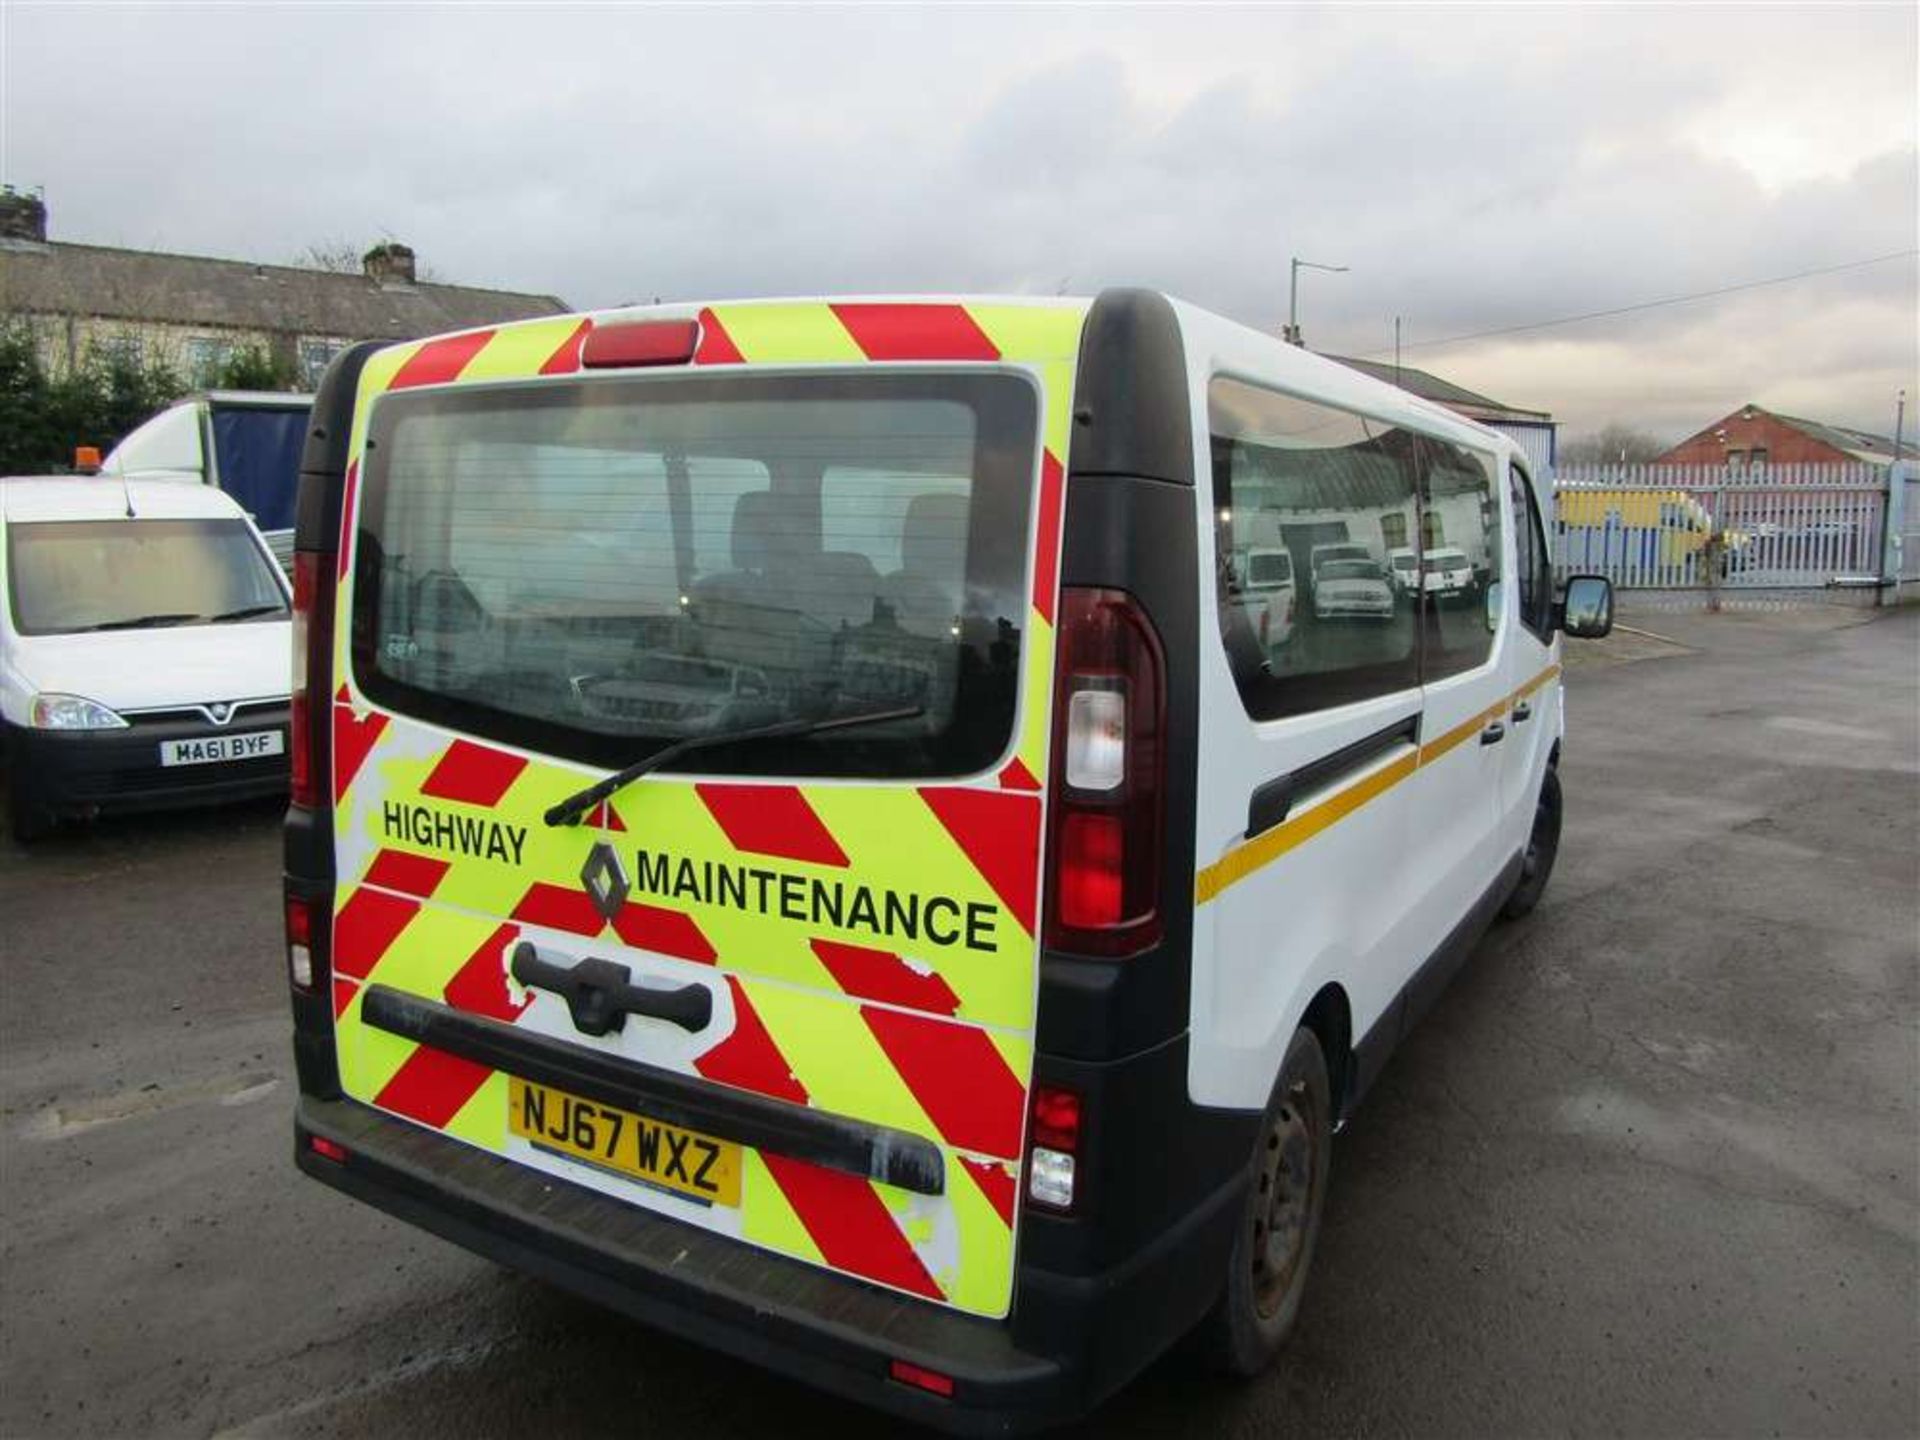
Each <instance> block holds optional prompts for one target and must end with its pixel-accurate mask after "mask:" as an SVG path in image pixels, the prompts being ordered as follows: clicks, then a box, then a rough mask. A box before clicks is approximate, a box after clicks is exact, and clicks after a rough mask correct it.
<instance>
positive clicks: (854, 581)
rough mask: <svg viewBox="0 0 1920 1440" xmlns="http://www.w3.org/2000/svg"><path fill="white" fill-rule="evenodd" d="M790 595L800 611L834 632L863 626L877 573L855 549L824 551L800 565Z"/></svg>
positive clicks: (870, 614) (877, 588) (875, 588)
mask: <svg viewBox="0 0 1920 1440" xmlns="http://www.w3.org/2000/svg"><path fill="white" fill-rule="evenodd" d="M792 593H793V597H794V598H793V603H794V604H795V605H797V606H798V607H799V608H800V609H801V611H803V612H804V613H805V614H808V615H811V616H812V617H813V618H814V619H816V620H819V621H822V622H823V623H825V624H827V625H830V626H832V627H834V628H835V629H838V628H840V626H842V625H865V624H866V623H867V622H868V621H870V620H871V619H873V601H874V597H875V596H876V595H878V594H879V593H880V572H879V571H878V570H876V569H875V568H874V565H873V561H871V560H869V559H868V558H867V557H866V556H864V555H862V554H861V553H860V552H859V551H858V550H825V551H822V552H821V553H820V554H818V555H816V556H814V557H813V558H812V559H811V560H810V561H804V562H802V566H801V572H800V574H799V575H797V576H795V577H794V583H793V592H792Z"/></svg>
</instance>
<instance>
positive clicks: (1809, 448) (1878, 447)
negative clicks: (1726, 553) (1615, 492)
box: [1653, 405, 1911, 469]
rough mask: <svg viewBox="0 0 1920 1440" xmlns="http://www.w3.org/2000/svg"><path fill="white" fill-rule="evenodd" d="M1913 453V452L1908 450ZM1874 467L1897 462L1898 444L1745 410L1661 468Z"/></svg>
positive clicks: (1691, 441) (1685, 444)
mask: <svg viewBox="0 0 1920 1440" xmlns="http://www.w3.org/2000/svg"><path fill="white" fill-rule="evenodd" d="M1909 448H1911V447H1909ZM1861 461H1865V462H1866V463H1868V464H1870V465H1890V464H1892V463H1893V442H1892V441H1891V440H1889V439H1887V437H1886V436H1884V435H1870V434H1868V433H1867V432H1865V431H1864V430H1849V429H1846V428H1844V427H1842V426H1839V425H1823V424H1821V423H1820V422H1819V421H1817V420H1800V419H1796V418H1795V417H1794V416H1791V415H1776V414H1775V413H1774V412H1773V411H1771V410H1762V409H1761V408H1760V407H1759V406H1758V405H1743V406H1741V407H1740V408H1739V409H1738V410H1736V411H1734V412H1733V413H1732V414H1731V415H1728V416H1725V417H1724V418H1722V419H1719V420H1716V421H1714V423H1713V424H1711V425H1709V426H1707V428H1706V429H1704V430H1702V431H1701V432H1700V433H1699V434H1697V435H1692V436H1689V437H1688V438H1687V439H1685V440H1682V441H1681V442H1680V443H1679V444H1678V445H1676V446H1674V447H1673V448H1672V449H1671V450H1669V451H1667V453H1666V454H1664V455H1662V456H1660V457H1659V458H1658V459H1657V460H1655V461H1654V462H1653V463H1654V464H1656V465H1730V466H1732V467H1734V468H1735V469H1743V468H1745V467H1747V466H1750V465H1846V464H1858V463H1860V462H1861Z"/></svg>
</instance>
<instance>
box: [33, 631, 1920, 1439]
mask: <svg viewBox="0 0 1920 1440" xmlns="http://www.w3.org/2000/svg"><path fill="white" fill-rule="evenodd" d="M1622 619H1623V620H1624V621H1626V622H1627V623H1628V624H1631V625H1635V626H1636V628H1637V629H1641V630H1644V631H1650V632H1657V633H1655V634H1654V635H1653V638H1652V639H1651V640H1648V639H1646V638H1645V636H1644V635H1638V634H1634V633H1630V632H1624V631H1623V632H1620V633H1618V634H1617V635H1616V637H1615V638H1614V639H1612V640H1609V641H1606V642H1600V643H1598V644H1596V645H1593V646H1590V647H1587V648H1586V649H1584V650H1582V649H1580V648H1577V645H1576V642H1569V651H1570V658H1569V665H1568V674H1567V689H1568V701H1567V703H1568V715H1569V734H1568V738H1567V748H1566V753H1565V759H1564V763H1563V768H1562V775H1563V779H1564V782H1565V787H1566V797H1567V830H1566V834H1565V837H1564V840H1563V843H1562V848H1561V853H1560V860H1559V869H1558V872H1557V873H1556V875H1555V877H1554V880H1553V883H1552V885H1551V886H1550V887H1549V889H1548V892H1547V896H1546V899H1545V900H1544V902H1543V903H1542V905H1541V907H1540V909H1539V910H1538V911H1537V912H1536V913H1535V914H1534V915H1533V916H1532V917H1531V918H1530V919H1528V920H1527V921H1524V922H1521V923H1518V924H1511V925H1503V926H1501V927H1499V928H1497V929H1495V930H1494V931H1493V932H1492V933H1491V934H1490V935H1489V936H1488V937H1487V938H1486V940H1485V941H1484V942H1483V943H1482V945H1481V946H1480V949H1479V952H1478V954H1477V955H1476V957H1475V959H1474V961H1473V962H1472V963H1471V964H1470V965H1469V966H1468V967H1467V968H1466V969H1465V970H1464V971H1463V972H1462V974H1461V975H1460V977H1459V978H1458V979H1457V980H1456V981H1455V982H1454V985H1453V987H1452V989H1451V990H1450V991H1449V992H1448V993H1447V995H1446V996H1445V997H1443V999H1442V1000H1441V1001H1440V1003H1439V1004H1438V1005H1437V1006H1436V1007H1435V1009H1434V1010H1433V1011H1432V1013H1431V1014H1430V1015H1429V1016H1428V1018H1427V1019H1426V1021H1425V1022H1424V1024H1423V1025H1422V1027H1421V1028H1420V1030H1419V1031H1417V1032H1416V1033H1415V1034H1414V1035H1413V1036H1412V1037H1411V1038H1410V1039H1409V1040H1408V1042H1407V1043H1406V1045H1405V1046H1403V1047H1402V1049H1401V1051H1400V1052H1399V1053H1398V1054H1397V1055H1396V1056H1395V1058H1394V1059H1393V1061H1392V1063H1391V1064H1390V1066H1389V1067H1388V1069H1387V1071H1386V1073H1385V1074H1384V1075H1383V1077H1382V1079H1381V1080H1380V1082H1379V1084H1378V1086H1377V1087H1376V1088H1375V1090H1374V1091H1373V1093H1372V1094H1371V1096H1370V1097H1369V1099H1368V1101H1367V1103H1366V1105H1365V1106H1364V1107H1363V1109H1362V1111H1361V1112H1360V1114H1359V1115H1358V1117H1357V1118H1356V1120H1355V1121H1354V1123H1353V1124H1352V1125H1351V1126H1349V1127H1348V1129H1347V1131H1346V1132H1345V1134H1344V1135H1343V1136H1342V1137H1341V1138H1340V1139H1339V1140H1338V1141H1337V1142H1336V1144H1335V1147H1334V1167H1335V1168H1334V1178H1333V1188H1332V1195H1331V1201H1330V1205H1329V1210H1328V1216H1327V1224H1326V1229H1325V1232H1324V1233H1323V1235H1322V1239H1321V1246H1320V1251H1319V1255H1318V1258H1317V1260H1316V1264H1315V1273H1314V1277H1313V1283H1312V1285H1311V1288H1310V1290H1309V1292H1308V1295H1307V1299H1306V1304H1305V1309H1304V1313H1303V1318H1302V1323H1301V1329H1300V1332H1299V1335H1298V1337H1297V1339H1296V1340H1295V1342H1294V1344H1293V1345H1292V1346H1291V1348H1290V1350H1289V1352H1288V1354H1287V1355H1286V1357H1285V1361H1284V1364H1283V1365H1282V1366H1281V1367H1280V1368H1279V1369H1278V1370H1277V1371H1275V1372H1274V1373H1273V1374H1271V1375H1269V1376H1268V1377H1266V1378H1265V1379H1262V1380H1260V1381H1258V1382H1254V1383H1250V1384H1244V1385H1229V1384H1224V1383H1222V1382H1220V1381H1218V1380H1216V1379H1214V1378H1212V1377H1210V1376H1208V1375H1206V1374H1204V1373H1202V1372H1201V1371H1200V1370H1199V1369H1198V1368H1197V1367H1196V1366H1195V1365H1194V1364H1193V1363H1192V1361H1191V1360H1190V1359H1189V1358H1188V1357H1187V1356H1185V1355H1183V1354H1182V1353H1179V1352H1175V1353H1174V1354H1172V1355H1170V1356H1169V1357H1167V1358H1166V1359H1165V1360H1163V1361H1161V1362H1160V1363H1159V1364H1157V1365H1155V1366H1154V1367H1153V1368H1152V1369H1151V1370H1149V1371H1148V1373H1147V1374H1146V1375H1144V1376H1142V1377H1141V1378H1140V1380H1139V1381H1138V1382H1137V1383H1135V1384H1134V1385H1133V1386H1132V1387H1130V1388H1129V1389H1127V1390H1126V1391H1124V1392H1123V1393H1122V1394H1120V1395H1119V1396H1118V1397H1117V1398H1115V1399H1114V1400H1113V1401H1112V1402H1110V1403H1109V1404H1108V1405H1107V1406H1106V1407H1105V1408H1104V1409H1103V1410H1101V1411H1100V1412H1099V1413H1098V1414H1097V1415H1096V1416H1095V1417H1093V1419H1091V1420H1090V1421H1089V1422H1088V1423H1087V1424H1086V1426H1085V1427H1083V1428H1084V1431H1085V1433H1087V1434H1090V1435H1091V1434H1099V1435H1103V1436H1113V1435H1143V1436H1144V1435H1155V1436H1159V1435H1192V1436H1209V1437H1213V1436H1237V1435H1245V1436H1254V1435H1259V1436H1277V1435H1306V1434H1327V1433H1331V1434H1350V1435H1476V1436H1479V1435H1503V1436H1519V1435H1527V1436H1532V1435H1543V1434H1566V1435H1622V1434H1631V1435H1643V1436H1682V1435H1685V1436H1694V1435H1793V1436H1805V1435H1834V1436H1840V1435H1845V1436H1868V1435H1874V1436H1879V1435H1884V1436H1907V1435H1912V1434H1915V1433H1917V1432H1920V1365H1916V1359H1917V1358H1920V1191H1917V1186H1920V1177H1917V1176H1916V1157H1917V1155H1920V1113H1917V1097H1920V1026H1917V1023H1916V1022H1917V1021H1920V954H1917V953H1916V952H1917V950H1920V858H1917V857H1920V609H1915V608H1909V609H1906V610H1903V611H1897V612H1891V613H1884V612H1871V611H1859V610H1851V609H1840V608H1835V609H1826V608H1822V607H1812V608H1809V609H1806V610H1789V611H1779V612H1765V613H1752V612H1729V613H1725V614H1722V615H1718V616H1708V615H1688V614H1681V613H1662V614H1659V615H1657V616H1648V617H1644V624H1642V622H1641V621H1639V620H1636V619H1635V617H1634V615H1633V614H1632V612H1631V609H1630V607H1629V608H1628V609H1627V610H1626V611H1625V612H1624V613H1623V616H1622ZM278 820H279V815H278V809H277V807H276V806H274V805H264V806H252V807H245V808H240V809H229V810H222V811H215V812H206V813H199V814H186V815H173V816H156V817H149V818H144V819H129V820H121V821H104V822H101V823H99V824H96V825H94V826H93V827H91V828H88V829H85V830H82V831H79V832H77V833H75V834H72V835H67V836H61V837H58V838H56V839H55V840H54V841H52V842H50V843H47V844H45V845H43V846H40V847H37V848H35V849H34V850H32V851H23V850H20V849H17V848H12V847H9V846H6V845H5V844H4V842H0V1434H4V1435H6V1436H9V1437H39V1436H47V1437H56V1436H58V1437H65V1436H75V1437H79V1436H88V1437H92V1436H119V1435H141V1436H145V1435H196V1436H197V1435H208V1434H219V1435H259V1436H319V1435H339V1434H351V1435H358V1436H368V1437H394V1440H401V1437H404V1440H426V1437H433V1436H459V1437H462V1440H490V1437H503V1440H504V1437H509V1436H511V1437H516V1440H517V1437H521V1436H524V1435H528V1434H535V1433H537V1434H541V1435H544V1436H569V1435H599V1434H613V1433H621V1434H645V1435H649V1436H673V1435H688V1436H692V1435H698V1436H700V1437H702V1440H717V1437H722V1436H732V1435H742V1436H745V1435H755V1436H758V1435H762V1434H765V1433H769V1431H772V1432H773V1433H779V1434H783V1435H804V1434H818V1435H823V1436H825V1435H831V1436H833V1437H835V1440H852V1437H856V1436H866V1435H876V1436H877V1435H882V1434H892V1433H895V1427H894V1426H893V1425H892V1423H891V1422H889V1421H887V1420H885V1419H882V1418H880V1417H877V1416H873V1415H870V1414H868V1413H866V1412H864V1411H861V1410H858V1409H855V1408H853V1407H850V1406H848V1405H845V1404H843V1403H841V1402H838V1401H835V1400H832V1399H829V1398H826V1397H824V1396H821V1395H817V1394H815V1393H813V1392H812V1391H809V1390H807V1389H804V1388H802V1387H800V1386H797V1385H793V1384H789V1383H787V1382H784V1381H781V1380H778V1379H775V1378H773V1377H771V1376H769V1375H766V1374H763V1373H761V1372H758V1371H756V1370H753V1369H751V1368H748V1367H743V1366H741V1365H738V1364H736V1363H734V1362H732V1361H729V1360H727V1359H724V1358H722V1357H719V1356H717V1355H714V1354H711V1353H708V1352H706V1351H703V1350H700V1349H698V1348H696V1347H694V1346H692V1345H689V1344H687V1343H685V1342H683V1341H680V1340H678V1339H676V1338H674V1337H672V1336H668V1335H663V1334H660V1333H657V1332H655V1331H652V1330H649V1329H646V1328H644V1327H641V1326H639V1325H635V1324H631V1323H628V1322H626V1321H624V1320H620V1319H617V1318H614V1317H612V1316H610V1315H608V1314H606V1313H604V1312H602V1311H599V1310H597V1309H595V1308H594V1307H592V1306H590V1305H587V1304H585V1303H582V1302H579V1301H576V1300H573V1299H571V1298H569V1297H567V1296H564V1295H561V1294H559V1293H557V1292H555V1291H553V1290H551V1289H548V1288H547V1287H545V1286H543V1285H541V1284H538V1283H536V1282H534V1281H531V1280H528V1279H524V1278H522V1277H520V1276H518V1275H516V1274H513V1273H510V1272H508V1271H505V1270H501V1269H498V1268H495V1267H494V1266H492V1265H490V1264H487V1263H485V1262H483V1261H481V1260H478V1259H475V1258H474V1257H472V1256H470V1255H468V1254H466V1253H464V1252H462V1251H460V1250H457V1249H455V1248H453V1247H451V1246H449V1245H446V1244H444V1243H442V1242H440V1241H438V1240H435V1239H432V1238H430V1237H428V1236H426V1235H424V1234H422V1233H420V1232H418V1231H416V1230H413V1229H411V1228H409V1227H408V1226H406V1225H404V1224H402V1223H400V1222H398V1221H395V1220H390V1219H388V1218H386V1217H384V1216H382V1215H380V1214H377V1213H375V1212H374V1211H372V1210H369V1209H366V1208H365V1207H362V1206H359V1205H357V1204H355V1203H354V1202H352V1201H349V1200H347V1199H345V1198H344V1197H341V1196H339V1195H336V1194H334V1193H332V1192H329V1191H326V1190H323V1189H322V1188H321V1187H319V1186H316V1185H314V1184H312V1183H311V1182H309V1181H307V1180H305V1179H304V1178H302V1177H301V1176H299V1175H298V1174H297V1173H296V1172H295V1170H294V1168H293V1165H292V1159H291V1149H292V1144H291V1131H290V1125H289V1111H290V1107H291V1102H292V1089H293V1081H292V1066H291V1060H290V1056H289V1049H288V1019H287V1013H286V1002H285V992H284V981H283V978H282V970H283V959H282V950H281V940H280V919H279V869H280V855H279V830H278Z"/></svg>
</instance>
